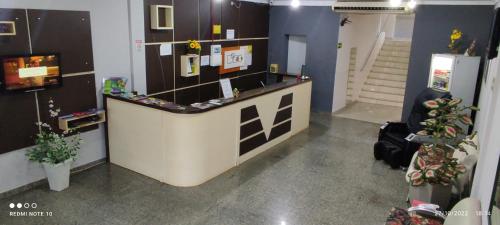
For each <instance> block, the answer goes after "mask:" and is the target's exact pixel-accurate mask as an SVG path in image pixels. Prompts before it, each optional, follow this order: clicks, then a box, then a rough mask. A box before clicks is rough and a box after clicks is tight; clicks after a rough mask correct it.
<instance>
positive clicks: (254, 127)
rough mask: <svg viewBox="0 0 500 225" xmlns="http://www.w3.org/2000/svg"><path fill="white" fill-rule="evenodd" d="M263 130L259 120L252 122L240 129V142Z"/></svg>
mask: <svg viewBox="0 0 500 225" xmlns="http://www.w3.org/2000/svg"><path fill="white" fill-rule="evenodd" d="M262 130H264V128H263V127H262V122H260V120H254V121H252V122H250V123H247V124H245V125H242V126H241V127H240V140H242V139H245V138H247V137H249V136H251V135H253V134H256V133H258V132H260V131H262Z"/></svg>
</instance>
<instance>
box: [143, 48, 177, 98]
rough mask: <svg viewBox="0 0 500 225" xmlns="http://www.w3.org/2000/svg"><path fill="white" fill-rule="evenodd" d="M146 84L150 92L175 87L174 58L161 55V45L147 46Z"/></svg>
mask: <svg viewBox="0 0 500 225" xmlns="http://www.w3.org/2000/svg"><path fill="white" fill-rule="evenodd" d="M146 58H147V59H148V60H146V74H147V76H146V85H147V90H148V94H152V93H158V92H162V91H168V90H172V89H174V59H173V57H172V56H160V46H159V45H149V46H146Z"/></svg>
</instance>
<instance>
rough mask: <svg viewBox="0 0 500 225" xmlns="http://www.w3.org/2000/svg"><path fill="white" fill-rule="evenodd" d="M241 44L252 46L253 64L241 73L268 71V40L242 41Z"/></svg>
mask: <svg viewBox="0 0 500 225" xmlns="http://www.w3.org/2000/svg"><path fill="white" fill-rule="evenodd" d="M240 45H241V46H245V45H251V46H252V65H251V66H249V67H248V69H247V70H242V71H241V74H248V73H258V72H262V71H267V40H247V41H240Z"/></svg>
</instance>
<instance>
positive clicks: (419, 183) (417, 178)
mask: <svg viewBox="0 0 500 225" xmlns="http://www.w3.org/2000/svg"><path fill="white" fill-rule="evenodd" d="M461 102H462V100H461V99H453V100H450V99H435V100H430V101H426V102H424V106H425V107H426V108H428V109H430V111H429V113H428V115H429V119H427V120H425V121H424V122H422V124H423V125H424V126H425V129H424V130H423V131H420V132H418V134H419V135H428V136H430V137H431V138H432V143H426V144H423V145H422V146H421V147H420V149H419V150H418V153H417V157H416V159H415V160H414V165H413V167H414V168H415V170H414V171H412V172H411V173H409V178H410V184H411V185H410V192H409V196H410V199H418V200H421V201H426V202H430V203H433V204H437V205H439V206H441V208H443V209H446V207H447V206H448V203H449V199H450V197H451V184H452V182H453V179H455V178H456V177H457V176H458V174H460V173H464V172H465V167H464V165H462V164H460V163H458V162H457V159H456V158H453V154H454V152H455V150H461V151H463V149H462V147H461V145H460V143H461V142H462V141H463V139H464V137H465V133H466V131H465V129H466V128H467V127H468V126H469V125H472V120H471V119H470V118H469V116H468V115H467V113H466V112H467V111H469V110H477V108H475V107H472V106H467V107H464V106H460V103H461Z"/></svg>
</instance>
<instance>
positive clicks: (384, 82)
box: [365, 78, 406, 88]
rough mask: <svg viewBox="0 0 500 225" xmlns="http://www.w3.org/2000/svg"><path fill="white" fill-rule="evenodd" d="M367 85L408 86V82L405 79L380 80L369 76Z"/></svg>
mask: <svg viewBox="0 0 500 225" xmlns="http://www.w3.org/2000/svg"><path fill="white" fill-rule="evenodd" d="M365 85H375V86H384V87H393V88H406V82H404V81H391V80H378V79H371V78H368V79H367V80H366V82H365Z"/></svg>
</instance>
